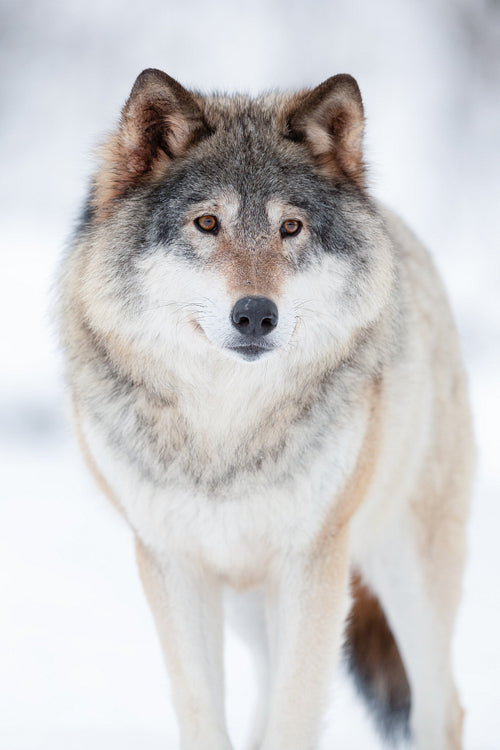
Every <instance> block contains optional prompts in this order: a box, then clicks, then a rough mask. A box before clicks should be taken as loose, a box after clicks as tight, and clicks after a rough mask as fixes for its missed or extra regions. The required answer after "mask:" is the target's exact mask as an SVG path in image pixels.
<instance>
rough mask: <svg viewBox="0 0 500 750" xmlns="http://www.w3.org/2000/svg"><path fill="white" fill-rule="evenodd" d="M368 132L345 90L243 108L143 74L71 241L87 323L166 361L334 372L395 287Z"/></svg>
mask: <svg viewBox="0 0 500 750" xmlns="http://www.w3.org/2000/svg"><path fill="white" fill-rule="evenodd" d="M363 122H364V116H363V105H362V101H361V96H360V93H359V89H358V86H357V84H356V82H355V81H354V79H353V78H351V77H350V76H347V75H337V76H334V77H333V78H330V79H328V80H327V81H325V82H324V83H322V84H321V85H320V86H318V87H317V88H315V89H313V90H311V91H303V92H299V93H294V94H270V95H266V96H262V97H259V98H257V99H250V98H248V97H243V96H232V97H227V96H209V97H205V96H202V95H200V94H198V93H193V92H189V91H187V90H186V89H184V88H183V87H182V86H181V85H180V84H179V83H177V82H176V81H174V80H173V79H172V78H170V77H169V76H167V75H166V74H165V73H162V72H160V71H158V70H145V71H144V72H143V73H141V75H140V76H139V77H138V79H137V80H136V82H135V84H134V87H133V89H132V92H131V94H130V97H129V99H128V101H127V103H126V104H125V106H124V108H123V112H122V117H121V122H120V124H119V127H118V129H117V131H116V132H115V133H114V134H113V135H112V136H111V138H110V139H109V140H108V142H107V143H106V144H105V145H104V147H103V149H102V152H101V165H100V169H99V171H98V173H97V175H96V177H95V180H94V183H93V187H92V190H91V195H90V198H89V203H88V208H87V212H86V216H85V220H84V222H83V223H82V226H81V228H80V230H79V234H78V245H79V247H80V262H79V264H78V269H79V270H78V276H79V284H80V287H81V293H80V299H81V300H82V305H83V307H84V310H83V311H82V312H83V315H84V317H85V320H86V322H87V324H88V325H89V326H90V327H91V328H92V329H93V331H94V332H95V333H96V335H97V336H100V337H106V336H115V337H118V338H119V339H120V341H121V348H122V350H123V349H124V348H127V347H129V348H131V349H134V350H135V351H143V352H146V351H147V352H148V353H149V354H151V352H154V355H155V357H156V358H157V359H160V360H162V359H163V360H165V358H166V360H168V359H169V358H172V357H177V356H184V355H185V354H187V353H188V352H191V353H192V354H193V355H194V356H197V357H198V360H199V361H202V360H203V357H206V358H208V359H210V358H211V359H212V360H213V358H214V357H215V358H218V359H219V360H221V359H224V360H227V358H232V359H233V360H237V361H238V362H239V363H240V365H243V363H248V362H253V363H256V364H258V363H260V362H261V361H262V360H266V361H267V360H268V359H269V358H270V357H281V358H285V359H286V358H290V357H296V358H297V357H299V358H300V360H301V362H303V363H305V362H306V361H307V360H308V359H313V358H315V359H318V358H320V359H321V358H323V359H324V360H325V361H326V360H328V361H329V362H331V361H339V360H340V359H341V358H342V356H345V354H346V352H347V351H348V349H349V346H350V342H352V340H353V338H354V337H355V336H356V334H358V333H359V332H360V331H362V330H363V329H366V328H367V327H369V326H370V325H372V324H373V322H374V321H375V320H376V319H377V317H378V316H379V315H380V313H381V311H382V310H383V308H384V306H385V305H386V304H387V300H388V297H389V290H390V287H391V282H392V261H391V248H390V243H389V241H388V239H387V236H386V234H385V231H384V227H383V222H382V220H381V219H380V217H379V215H378V212H377V210H376V208H375V207H374V205H373V203H372V202H371V200H370V198H369V197H368V195H367V192H366V188H365V176H364V175H365V172H364V166H363V156H362V135H363ZM246 366H248V365H246Z"/></svg>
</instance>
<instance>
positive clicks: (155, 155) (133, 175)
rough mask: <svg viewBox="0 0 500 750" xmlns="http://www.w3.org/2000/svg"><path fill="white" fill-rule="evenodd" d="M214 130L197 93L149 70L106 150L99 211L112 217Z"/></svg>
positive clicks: (138, 82) (98, 187) (137, 84)
mask: <svg viewBox="0 0 500 750" xmlns="http://www.w3.org/2000/svg"><path fill="white" fill-rule="evenodd" d="M208 132H209V128H208V127H207V125H206V123H205V121H204V118H203V114H202V112H201V109H200V106H199V104H198V101H197V100H196V98H195V96H194V95H193V94H191V93H190V92H189V91H186V89H185V88H183V87H182V86H181V84H180V83H177V81H175V80H174V79H173V78H171V77H170V76H168V75H167V74H166V73H162V71H161V70H155V69H153V68H148V69H147V70H144V71H143V72H142V73H141V74H140V75H139V76H138V78H137V80H136V82H135V83H134V86H133V88H132V91H131V93H130V96H129V98H128V100H127V102H126V104H125V106H124V107H123V110H122V116H121V121H120V125H119V128H118V131H117V132H116V133H114V134H113V136H112V137H111V138H110V139H109V141H108V142H107V143H106V144H105V145H104V147H103V149H102V152H101V157H102V166H101V169H100V171H99V173H98V175H97V178H96V182H95V191H94V192H95V196H94V197H95V204H96V208H97V211H98V213H100V214H101V216H103V215H107V214H109V212H110V209H111V207H112V204H113V202H114V201H115V199H116V198H118V197H120V196H121V195H123V194H124V193H125V192H126V191H127V190H128V189H129V188H131V187H133V186H135V185H137V184H139V183H141V182H143V181H144V179H145V178H147V177H153V178H154V177H155V176H156V175H158V176H159V175H161V174H162V173H164V172H165V171H166V170H167V169H168V166H169V164H170V162H171V161H172V160H173V159H176V158H178V157H179V156H182V155H183V154H185V153H186V151H187V150H188V148H189V147H190V146H191V145H192V144H193V143H194V142H195V141H197V140H199V139H200V138H202V137H203V136H204V135H206V134H208Z"/></svg>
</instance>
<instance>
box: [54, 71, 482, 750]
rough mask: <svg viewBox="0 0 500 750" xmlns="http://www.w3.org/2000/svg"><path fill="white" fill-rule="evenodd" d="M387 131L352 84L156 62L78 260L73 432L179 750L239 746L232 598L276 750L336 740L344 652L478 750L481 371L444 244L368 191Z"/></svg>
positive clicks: (381, 685)
mask: <svg viewBox="0 0 500 750" xmlns="http://www.w3.org/2000/svg"><path fill="white" fill-rule="evenodd" d="M363 123H364V119H363V106H362V102H361V96H360V94H359V90H358V87H357V84H356V83H355V81H354V80H353V79H352V78H351V77H350V76H344V75H342V76H335V77H334V78H331V79H329V80H327V81H325V82H324V83H323V84H321V85H320V86H318V87H317V88H316V89H314V90H312V91H302V92H299V93H293V94H272V95H267V96H263V97H260V98H257V99H250V98H247V97H243V96H233V97H227V96H211V97H204V96H201V95H200V94H197V93H193V92H188V91H187V90H185V89H184V88H183V87H182V86H181V85H180V84H179V83H177V82H176V81H174V80H173V79H171V78H170V77H169V76H167V75H165V74H164V73H161V72H160V71H155V70H147V71H144V72H143V73H142V74H141V75H140V76H139V78H138V79H137V81H136V83H135V85H134V88H133V90H132V93H131V95H130V98H129V100H128V102H127V103H126V105H125V107H124V110H123V113H122V118H121V122H120V125H119V127H118V129H117V131H116V132H115V133H114V134H113V135H112V136H111V138H110V139H109V140H108V142H107V143H106V144H105V145H104V147H103V149H102V153H101V160H100V165H99V169H98V171H97V174H96V176H95V178H94V180H93V183H92V188H91V190H90V194H89V198H88V202H87V206H86V210H85V213H84V215H83V218H82V221H81V224H80V226H79V228H78V230H77V232H76V235H75V237H74V240H73V242H72V245H71V248H70V250H69V252H68V253H67V255H66V257H65V258H64V261H63V265H62V273H61V282H60V318H61V322H62V341H63V347H64V351H65V354H66V362H67V379H68V385H69V391H70V394H71V399H72V403H73V407H74V415H75V423H76V428H77V431H78V434H79V438H80V441H81V444H82V448H83V450H84V452H85V455H86V457H87V460H88V463H89V466H90V467H91V469H92V471H93V472H94V474H95V475H96V477H97V478H98V481H99V482H100V483H101V486H102V487H103V488H104V490H105V491H106V493H107V495H108V496H109V498H110V499H111V500H112V501H113V503H115V505H116V507H117V508H118V509H119V510H120V511H121V513H122V514H123V516H124V517H125V519H126V520H127V522H128V523H129V524H130V526H131V528H132V529H133V532H134V534H135V536H136V540H137V556H138V562H139V567H140V572H141V576H142V580H143V583H144V588H145V591H146V595H147V597H148V600H149V602H150V605H151V608H152V611H153V614H154V617H155V620H156V623H157V627H158V632H159V636H160V639H161V642H162V647H163V650H164V655H165V660H166V664H167V668H168V671H169V675H170V679H171V684H172V697H173V702H174V706H175V710H176V713H177V716H178V720H179V727H180V735H181V746H182V748H183V750H229V749H230V748H231V743H230V739H229V737H228V734H227V730H226V726H225V719H224V701H223V670H222V642H223V641H222V633H223V630H222V620H223V602H224V600H227V605H228V606H227V609H228V614H229V616H230V618H231V620H232V621H233V622H234V624H235V626H236V627H237V628H238V629H239V630H240V631H241V632H242V633H243V635H244V637H246V638H247V639H248V641H249V643H250V644H251V646H252V647H253V648H254V651H255V657H256V662H257V667H258V674H259V680H260V698H259V704H258V706H257V708H256V714H255V720H254V728H253V734H252V737H251V738H250V740H249V747H250V748H252V749H253V750H257V749H259V750H312V748H315V747H316V746H317V742H318V733H319V727H320V719H321V715H322V711H323V708H324V705H325V700H326V696H327V692H328V685H329V682H330V679H331V675H332V671H333V669H334V668H335V664H336V662H337V661H338V658H339V655H340V654H341V652H342V649H343V647H344V651H345V654H346V658H347V659H348V661H349V664H350V666H351V668H352V671H353V673H354V675H355V676H356V680H357V683H358V685H359V687H360V691H361V693H362V694H363V695H364V696H365V697H366V698H367V699H368V701H369V704H370V706H371V707H372V708H373V709H374V714H375V715H376V717H377V718H378V723H379V727H380V729H381V730H382V731H383V732H384V733H385V734H386V736H387V737H388V738H391V739H395V740H397V739H398V738H399V737H403V736H406V735H411V736H412V738H413V742H414V745H415V748H417V750H459V749H460V748H461V747H462V745H461V724H462V711H461V708H460V705H459V701H458V697H457V694H456V690H455V687H454V682H453V677H452V671H451V665H450V640H451V636H452V631H453V623H454V618H455V614H456V610H457V605H458V602H459V597H460V583H461V575H462V568H463V562H464V525H465V521H466V515H467V505H468V496H469V489H470V477H471V470H472V456H473V450H472V447H471V446H472V443H471V431H470V424H469V412H468V406H467V396H466V387H465V381H464V375H463V371H462V365H461V358H460V352H459V346H458V341H457V334H456V330H455V326H454V324H453V320H452V317H451V314H450V310H449V307H448V304H447V302H446V297H445V294H444V292H443V289H442V286H441V283H440V281H439V279H438V277H437V275H436V272H435V269H434V267H433V265H432V262H431V260H430V259H429V256H428V254H427V252H426V251H425V249H424V248H423V247H422V246H421V245H420V243H419V242H418V241H417V239H416V238H415V237H414V236H413V235H412V234H411V232H410V231H409V230H408V229H407V228H406V227H405V226H404V225H403V224H402V223H401V222H400V221H399V220H398V219H397V218H396V217H395V216H394V215H393V214H391V213H390V212H389V211H387V210H386V209H384V208H382V207H381V206H379V205H378V204H376V203H375V202H374V200H373V199H372V198H371V197H370V195H369V193H368V190H367V188H366V185H365V177H364V165H363V158H362V134H363ZM245 305H246V307H245ZM241 310H243V313H241ZM248 310H250V312H248ZM261 310H264V312H262V313H261V312H259V311H261ZM245 311H247V312H245ZM250 329H251V330H252V332H250ZM344 642H345V646H343V644H344ZM124 658H126V656H125V655H124Z"/></svg>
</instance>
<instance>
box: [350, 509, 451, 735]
mask: <svg viewBox="0 0 500 750" xmlns="http://www.w3.org/2000/svg"><path fill="white" fill-rule="evenodd" d="M463 537H464V530H463V525H462V524H461V523H460V522H449V523H448V524H446V522H444V521H441V522H440V523H439V521H438V523H437V524H436V526H435V527H434V528H432V530H431V531H429V529H428V528H427V529H426V528H425V527H424V525H423V523H422V521H421V519H418V518H415V517H411V518H410V517H408V518H406V517H404V518H403V517H401V518H399V520H398V521H397V522H394V523H393V524H390V525H388V526H386V528H385V531H384V539H383V540H382V541H381V542H380V540H379V545H378V553H375V554H374V555H373V556H370V560H369V562H368V565H365V566H363V569H362V574H363V576H364V577H365V578H366V579H367V580H368V582H369V585H370V586H371V587H372V588H373V590H374V591H375V593H376V595H377V596H378V597H379V599H380V602H381V604H382V606H383V608H384V610H385V613H386V615H387V618H388V621H389V623H390V626H391V629H392V631H393V634H394V637H395V640H396V642H397V645H398V647H399V651H400V654H401V657H402V660H403V663H404V666H405V670H406V674H407V677H408V682H409V684H410V692H411V711H410V727H411V733H412V736H413V739H414V744H415V748H416V750H460V749H461V747H462V741H461V735H462V715H463V713H462V709H461V707H460V704H459V701H458V695H457V691H456V688H455V684H454V680H453V675H452V669H451V637H452V631H453V624H454V619H455V614H456V610H457V606H458V602H459V598H460V581H461V574H462V568H463V557H464V539H463Z"/></svg>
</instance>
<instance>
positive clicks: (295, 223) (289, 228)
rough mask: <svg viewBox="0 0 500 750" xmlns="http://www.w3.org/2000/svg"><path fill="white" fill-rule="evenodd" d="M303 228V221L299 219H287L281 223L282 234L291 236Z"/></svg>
mask: <svg viewBox="0 0 500 750" xmlns="http://www.w3.org/2000/svg"><path fill="white" fill-rule="evenodd" d="M301 229H302V222H301V221H299V220H298V219H287V220H286V221H284V222H283V224H282V225H281V229H280V232H281V236H282V237H290V236H291V235H292V234H298V233H299V232H300V230H301Z"/></svg>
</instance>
